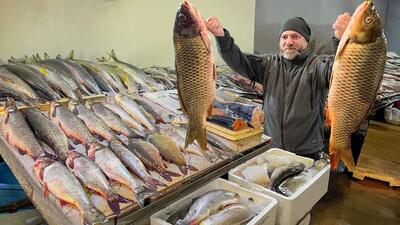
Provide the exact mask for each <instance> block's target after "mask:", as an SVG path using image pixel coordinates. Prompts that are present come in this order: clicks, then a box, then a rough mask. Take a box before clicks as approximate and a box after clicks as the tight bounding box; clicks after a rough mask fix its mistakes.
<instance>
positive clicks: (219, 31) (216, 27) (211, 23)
mask: <svg viewBox="0 0 400 225" xmlns="http://www.w3.org/2000/svg"><path fill="white" fill-rule="evenodd" d="M206 26H207V29H208V31H210V32H211V33H212V34H214V36H216V37H222V36H224V35H225V32H224V27H223V26H222V24H221V23H220V22H219V20H218V18H217V17H215V16H212V17H209V18H208V19H207V20H206Z"/></svg>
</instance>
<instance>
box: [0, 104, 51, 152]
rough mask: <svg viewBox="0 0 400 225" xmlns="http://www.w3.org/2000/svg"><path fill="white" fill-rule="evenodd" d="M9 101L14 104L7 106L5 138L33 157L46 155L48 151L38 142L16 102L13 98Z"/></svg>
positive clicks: (4, 122) (4, 126)
mask: <svg viewBox="0 0 400 225" xmlns="http://www.w3.org/2000/svg"><path fill="white" fill-rule="evenodd" d="M7 101H11V102H12V104H13V105H11V106H9V107H7V109H6V114H5V116H4V118H3V122H2V130H3V134H4V136H5V139H6V140H7V141H8V142H9V143H10V144H12V145H14V146H15V147H16V148H18V149H19V150H20V152H24V153H27V154H28V155H30V156H31V157H32V158H33V159H37V158H39V157H42V156H45V155H46V152H45V151H44V150H43V148H42V147H41V146H40V144H39V143H38V142H37V140H36V137H35V135H34V134H33V132H32V130H31V129H30V127H29V125H28V123H27V122H26V120H25V118H24V116H23V115H22V113H21V111H19V110H18V109H17V107H16V105H15V102H14V101H13V100H7ZM7 104H8V103H7Z"/></svg>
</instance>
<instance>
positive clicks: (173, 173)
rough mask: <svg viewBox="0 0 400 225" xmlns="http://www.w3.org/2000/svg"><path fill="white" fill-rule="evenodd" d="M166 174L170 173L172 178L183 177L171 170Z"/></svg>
mask: <svg viewBox="0 0 400 225" xmlns="http://www.w3.org/2000/svg"><path fill="white" fill-rule="evenodd" d="M166 173H168V174H169V175H170V176H171V177H180V176H181V175H180V174H179V173H175V172H172V171H170V170H167V171H166Z"/></svg>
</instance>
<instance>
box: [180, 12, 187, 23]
mask: <svg viewBox="0 0 400 225" xmlns="http://www.w3.org/2000/svg"><path fill="white" fill-rule="evenodd" d="M178 18H179V20H180V21H185V20H186V19H187V17H186V16H185V15H184V14H182V13H180V14H179V15H178Z"/></svg>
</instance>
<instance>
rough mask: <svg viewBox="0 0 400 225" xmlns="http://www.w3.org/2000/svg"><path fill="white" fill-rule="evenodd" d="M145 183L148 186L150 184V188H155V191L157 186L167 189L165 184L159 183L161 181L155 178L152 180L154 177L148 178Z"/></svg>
mask: <svg viewBox="0 0 400 225" xmlns="http://www.w3.org/2000/svg"><path fill="white" fill-rule="evenodd" d="M145 182H146V184H148V185H149V186H152V187H154V189H155V188H156V187H157V186H159V187H167V185H166V184H164V183H163V182H161V181H159V180H157V179H154V178H152V177H149V178H146V179H145Z"/></svg>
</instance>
